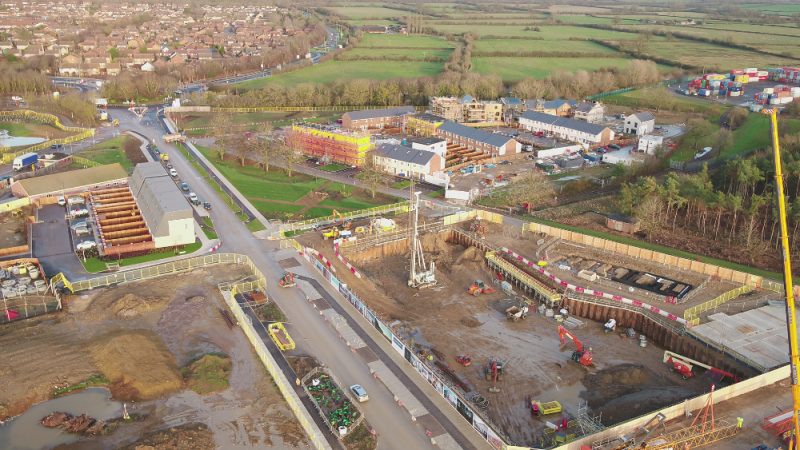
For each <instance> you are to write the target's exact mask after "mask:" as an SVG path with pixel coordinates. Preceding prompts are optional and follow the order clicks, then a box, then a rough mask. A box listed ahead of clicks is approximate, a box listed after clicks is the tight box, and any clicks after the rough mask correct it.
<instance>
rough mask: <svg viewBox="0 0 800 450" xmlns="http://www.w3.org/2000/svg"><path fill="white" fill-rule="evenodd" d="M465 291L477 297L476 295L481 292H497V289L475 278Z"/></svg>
mask: <svg viewBox="0 0 800 450" xmlns="http://www.w3.org/2000/svg"><path fill="white" fill-rule="evenodd" d="M467 292H468V293H469V294H470V295H474V296H475V297H477V296H479V295H481V294H493V293H495V292H497V290H495V288H493V287H491V286H489V285H487V284H486V283H484V282H483V281H482V280H475V282H474V283H472V284H471V285H470V286H469V287H468V288H467Z"/></svg>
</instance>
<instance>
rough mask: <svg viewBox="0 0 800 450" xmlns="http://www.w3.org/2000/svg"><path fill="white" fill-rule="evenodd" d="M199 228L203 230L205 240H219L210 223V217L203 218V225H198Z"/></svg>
mask: <svg viewBox="0 0 800 450" xmlns="http://www.w3.org/2000/svg"><path fill="white" fill-rule="evenodd" d="M200 228H202V229H203V233H205V235H206V237H207V238H209V239H217V238H219V236H217V230H215V229H214V222H212V221H211V217H208V216H206V217H203V223H201V224H200Z"/></svg>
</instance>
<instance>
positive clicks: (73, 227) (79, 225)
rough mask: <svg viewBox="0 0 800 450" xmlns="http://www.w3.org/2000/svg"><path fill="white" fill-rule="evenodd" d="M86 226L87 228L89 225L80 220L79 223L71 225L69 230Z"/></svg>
mask: <svg viewBox="0 0 800 450" xmlns="http://www.w3.org/2000/svg"><path fill="white" fill-rule="evenodd" d="M88 226H89V224H88V223H86V221H85V220H81V221H78V222H75V223H73V224H72V225H70V228H72V229H73V230H76V229H78V228H86V227H88Z"/></svg>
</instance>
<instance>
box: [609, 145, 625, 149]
mask: <svg viewBox="0 0 800 450" xmlns="http://www.w3.org/2000/svg"><path fill="white" fill-rule="evenodd" d="M608 148H609V150H619V149H621V148H622V147H620V146H619V145H617V144H611V145H609V146H608Z"/></svg>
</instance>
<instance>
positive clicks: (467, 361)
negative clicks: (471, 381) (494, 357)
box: [456, 355, 472, 367]
mask: <svg viewBox="0 0 800 450" xmlns="http://www.w3.org/2000/svg"><path fill="white" fill-rule="evenodd" d="M456 361H458V363H459V364H461V365H462V366H464V367H469V366H471V365H472V357H471V356H469V355H458V356H456Z"/></svg>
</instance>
